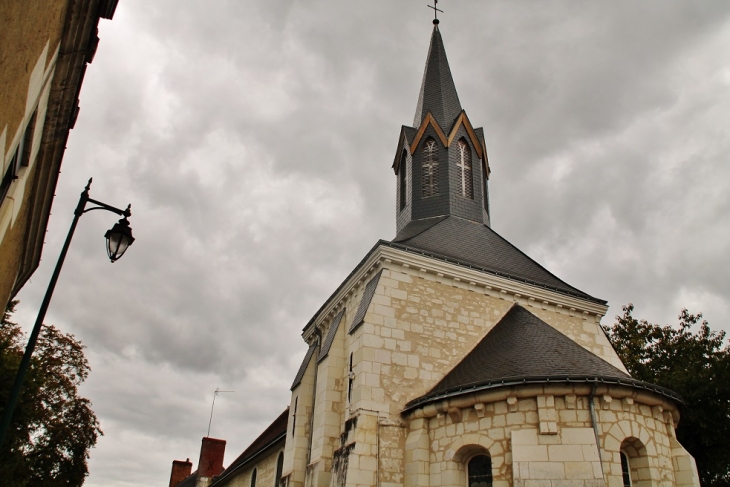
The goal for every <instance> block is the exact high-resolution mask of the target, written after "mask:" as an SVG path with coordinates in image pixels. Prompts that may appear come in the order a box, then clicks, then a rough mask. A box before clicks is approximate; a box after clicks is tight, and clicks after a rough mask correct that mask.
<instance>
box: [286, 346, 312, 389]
mask: <svg viewBox="0 0 730 487" xmlns="http://www.w3.org/2000/svg"><path fill="white" fill-rule="evenodd" d="M316 348H317V344H316V343H313V344H312V345H310V347H309V350H307V353H306V354H304V360H302V365H300V366H299V370H298V371H297V375H296V377H294V382H292V385H291V390H292V391H293V390H294V388H295V387H296V386H298V385H299V384H300V383H301V382H302V378H303V377H304V373H305V372H306V371H307V365H309V361H310V360H312V355H314V350H315V349H316Z"/></svg>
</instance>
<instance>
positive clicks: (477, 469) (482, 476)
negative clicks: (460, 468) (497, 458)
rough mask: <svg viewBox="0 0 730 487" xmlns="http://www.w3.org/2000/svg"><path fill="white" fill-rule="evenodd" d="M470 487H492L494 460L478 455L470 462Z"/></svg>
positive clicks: (468, 467)
mask: <svg viewBox="0 0 730 487" xmlns="http://www.w3.org/2000/svg"><path fill="white" fill-rule="evenodd" d="M467 469H468V472H469V484H468V486H469V487H492V459H491V458H489V457H488V456H487V455H477V456H475V457H473V458H472V459H471V460H469V464H468V466H467Z"/></svg>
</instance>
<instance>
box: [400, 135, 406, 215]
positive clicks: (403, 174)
mask: <svg viewBox="0 0 730 487" xmlns="http://www.w3.org/2000/svg"><path fill="white" fill-rule="evenodd" d="M407 176H408V152H406V150H405V149H403V153H402V154H401V156H400V165H399V166H398V182H399V191H398V194H399V195H400V209H401V211H402V210H403V208H405V207H406V204H407V202H408V201H407V199H408V194H407V192H408V181H407Z"/></svg>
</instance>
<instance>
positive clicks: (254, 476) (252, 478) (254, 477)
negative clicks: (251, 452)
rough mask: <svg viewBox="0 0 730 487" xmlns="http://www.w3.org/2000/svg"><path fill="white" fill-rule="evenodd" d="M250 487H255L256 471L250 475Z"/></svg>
mask: <svg viewBox="0 0 730 487" xmlns="http://www.w3.org/2000/svg"><path fill="white" fill-rule="evenodd" d="M251 487H256V469H255V468H254V469H253V472H252V473H251Z"/></svg>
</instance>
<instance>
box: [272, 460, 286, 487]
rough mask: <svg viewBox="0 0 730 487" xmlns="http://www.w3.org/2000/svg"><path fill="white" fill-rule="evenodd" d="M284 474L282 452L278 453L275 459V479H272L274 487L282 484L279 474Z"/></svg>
mask: <svg viewBox="0 0 730 487" xmlns="http://www.w3.org/2000/svg"><path fill="white" fill-rule="evenodd" d="M283 472H284V452H279V458H277V459H276V477H274V487H279V486H280V485H282V484H283V482H282V481H281V474H282V473H283Z"/></svg>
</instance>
